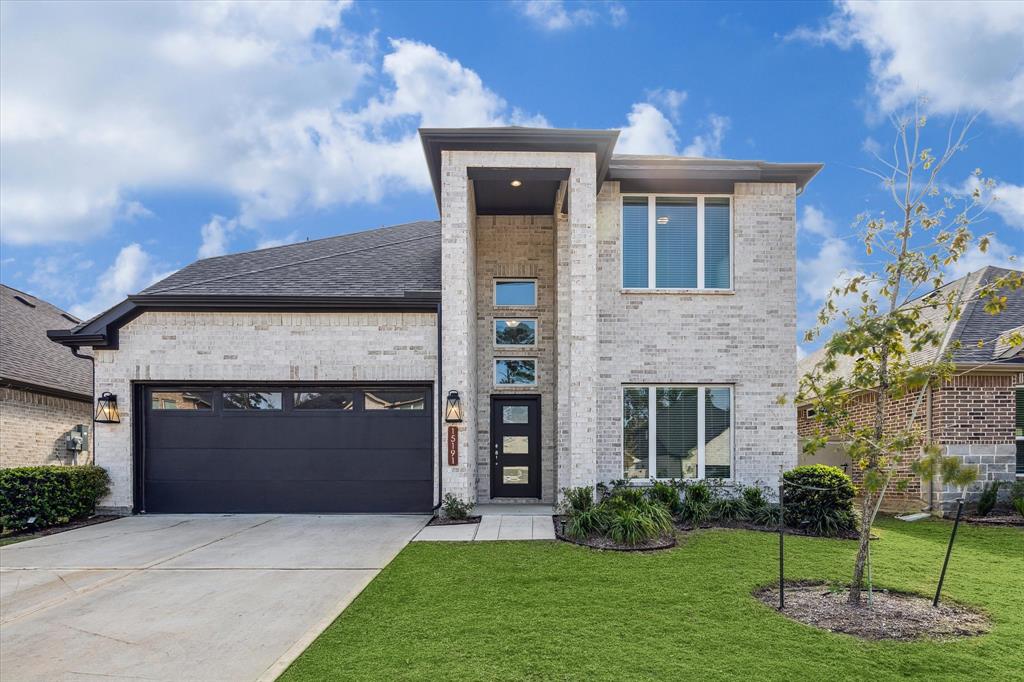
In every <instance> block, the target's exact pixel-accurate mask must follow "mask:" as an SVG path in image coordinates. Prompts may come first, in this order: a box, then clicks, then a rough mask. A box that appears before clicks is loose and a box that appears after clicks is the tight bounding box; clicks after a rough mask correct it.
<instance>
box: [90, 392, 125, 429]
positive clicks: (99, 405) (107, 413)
mask: <svg viewBox="0 0 1024 682" xmlns="http://www.w3.org/2000/svg"><path fill="white" fill-rule="evenodd" d="M93 421H94V422H96V423H97V424H120V423H121V414H120V413H119V412H118V411H117V396H116V395H114V394H113V393H110V392H109V391H105V392H104V393H103V395H101V396H100V397H99V398H98V399H97V400H96V418H95V419H93Z"/></svg>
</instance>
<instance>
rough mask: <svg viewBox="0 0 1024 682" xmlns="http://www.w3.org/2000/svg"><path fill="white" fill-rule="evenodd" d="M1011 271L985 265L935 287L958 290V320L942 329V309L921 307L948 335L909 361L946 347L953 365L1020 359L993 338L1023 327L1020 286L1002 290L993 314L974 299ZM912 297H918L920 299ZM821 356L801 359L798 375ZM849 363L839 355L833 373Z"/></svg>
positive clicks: (929, 358) (921, 359) (1023, 303)
mask: <svg viewBox="0 0 1024 682" xmlns="http://www.w3.org/2000/svg"><path fill="white" fill-rule="evenodd" d="M1014 272H1019V271H1016V270H1008V269H1006V268H997V267H995V266H991V265H989V266H986V267H984V268H981V269H980V270H975V271H974V272H972V273H969V274H967V275H965V276H964V277H961V278H960V279H957V280H953V281H952V282H948V283H946V284H944V285H943V286H942V287H941V288H940V289H938V290H937V291H938V292H939V293H941V294H943V297H944V296H945V295H946V294H948V293H949V292H951V291H954V290H957V291H961V292H962V293H961V294H960V295H961V296H962V299H961V300H963V301H965V302H966V303H965V304H964V308H963V311H962V312H961V314H960V319H959V320H957V322H956V324H955V326H954V327H953V328H952V329H951V330H947V329H946V328H945V324H946V323H945V322H943V316H944V314H945V309H944V308H943V307H942V306H938V307H936V308H934V309H932V308H923V309H922V311H921V315H922V317H923V318H924V319H925V320H929V321H930V322H931V324H932V325H933V326H935V328H937V329H939V330H940V331H948V332H949V338H948V339H947V341H946V343H945V344H944V345H943V347H942V348H941V349H937V348H926V349H922V350H921V351H919V352H918V353H914V354H912V355H911V357H910V360H911V362H912V363H914V364H923V363H927V362H931V361H932V360H934V359H935V357H936V355H937V354H938V353H940V352H946V351H947V350H952V351H953V361H954V362H955V363H957V364H970V365H975V364H984V363H998V364H1002V365H1005V364H1008V363H1018V362H1021V361H1022V358H1021V357H1020V355H1019V353H1017V352H1013V349H1012V348H1008V347H1007V345H1006V344H1005V343H997V341H998V339H999V338H1000V337H1003V336H1004V335H1006V334H1007V332H1009V331H1011V330H1013V329H1016V328H1019V327H1021V326H1024V289H1006V290H1004V291H1002V292H1001V293H1002V294H1003V295H1005V296H1006V308H1005V309H1004V310H1003V311H1002V312H1001V313H999V314H997V315H992V314H990V313H988V312H985V302H984V301H979V300H978V292H979V290H980V289H981V288H982V287H984V286H986V285H987V284H989V283H990V282H992V281H994V280H996V279H998V278H1000V277H1004V276H1006V275H1008V274H1011V273H1014ZM932 293H934V292H929V293H928V294H926V295H925V296H930V295H932ZM921 298H924V297H921ZM916 300H920V298H919V299H916ZM939 325H942V326H939ZM978 341H983V342H984V343H983V345H981V346H980V347H979V345H978ZM1018 350H1019V349H1018ZM823 356H824V350H823V349H818V350H817V351H815V352H814V353H811V354H810V355H808V356H807V357H806V358H804V359H803V360H801V361H800V364H799V373H800V375H801V376H803V375H804V374H806V373H807V372H809V371H810V370H811V369H812V368H813V367H814V366H815V365H816V364H817V363H818V362H819V361H820V360H821V359H822V357H823ZM852 363H853V358H847V357H841V358H839V359H838V362H837V367H836V371H837V373H839V374H841V375H845V374H847V373H849V371H850V369H851V368H852V367H851V365H852Z"/></svg>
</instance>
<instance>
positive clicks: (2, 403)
mask: <svg viewBox="0 0 1024 682" xmlns="http://www.w3.org/2000/svg"><path fill="white" fill-rule="evenodd" d="M78 323H79V320H78V319H77V318H75V317H72V316H71V315H69V314H68V313H66V312H64V311H63V310H61V309H60V308H57V307H56V306H53V305H50V304H49V303H47V302H46V301H44V300H42V299H39V298H36V297H35V296H30V295H28V294H26V293H24V292H21V291H18V290H17V289H12V288H10V287H8V286H4V285H2V284H0V468H8V467H16V466H30V465H37V464H74V463H78V464H85V463H88V461H89V460H90V459H91V453H90V452H89V450H90V448H89V431H90V430H91V427H92V366H91V364H90V363H89V361H88V360H84V359H81V358H76V357H74V356H73V355H72V354H71V352H70V351H69V350H68V349H67V348H61V347H60V346H57V345H55V344H53V343H52V342H51V341H50V340H49V339H47V338H46V333H47V330H50V329H55V328H56V329H69V328H71V327H73V326H75V325H76V324H78ZM68 436H73V437H74V438H75V440H76V441H77V442H80V443H81V445H82V448H83V449H82V450H81V451H75V450H69V449H68V447H67V438H68Z"/></svg>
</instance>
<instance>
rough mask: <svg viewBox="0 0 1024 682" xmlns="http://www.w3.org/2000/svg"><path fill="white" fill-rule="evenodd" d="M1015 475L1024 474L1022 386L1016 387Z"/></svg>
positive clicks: (1023, 391)
mask: <svg viewBox="0 0 1024 682" xmlns="http://www.w3.org/2000/svg"><path fill="white" fill-rule="evenodd" d="M1015 436H1016V440H1017V475H1018V476H1022V475H1024V387H1018V388H1017V428H1016V431H1015Z"/></svg>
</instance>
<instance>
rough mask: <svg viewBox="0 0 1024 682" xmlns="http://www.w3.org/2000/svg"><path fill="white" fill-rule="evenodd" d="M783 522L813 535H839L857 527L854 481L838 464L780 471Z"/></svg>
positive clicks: (805, 466) (812, 465)
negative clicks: (835, 465)
mask: <svg viewBox="0 0 1024 682" xmlns="http://www.w3.org/2000/svg"><path fill="white" fill-rule="evenodd" d="M782 477H783V479H784V480H785V482H786V486H785V488H784V499H785V508H786V525H787V526H792V527H794V528H802V529H804V530H805V531H807V532H810V533H813V534H814V535H826V536H830V535H839V534H841V533H845V532H849V531H852V530H856V528H857V517H856V515H855V514H854V511H853V496H854V494H855V492H856V491H855V490H854V487H853V481H852V480H850V477H849V476H847V475H846V474H845V473H844V472H843V470H842V469H840V468H839V467H832V466H828V465H825V464H806V465H804V466H798V467H796V468H794V469H791V470H789V471H787V472H785V473H784V474H783V475H782Z"/></svg>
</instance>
